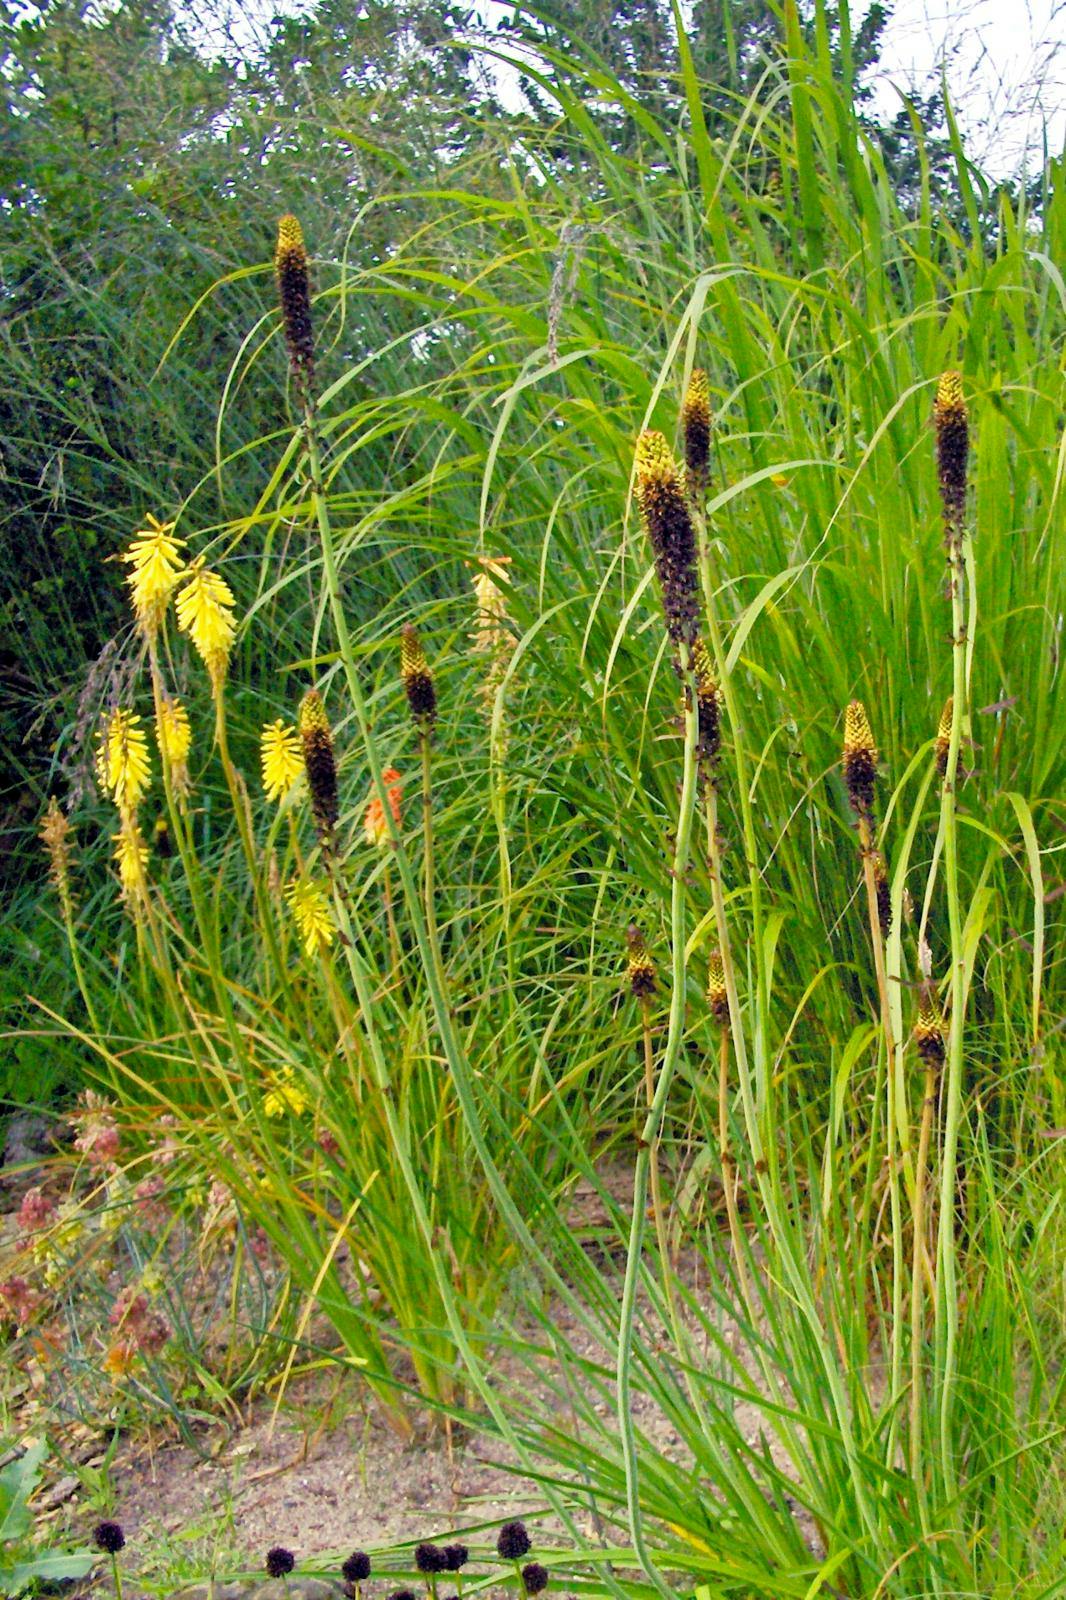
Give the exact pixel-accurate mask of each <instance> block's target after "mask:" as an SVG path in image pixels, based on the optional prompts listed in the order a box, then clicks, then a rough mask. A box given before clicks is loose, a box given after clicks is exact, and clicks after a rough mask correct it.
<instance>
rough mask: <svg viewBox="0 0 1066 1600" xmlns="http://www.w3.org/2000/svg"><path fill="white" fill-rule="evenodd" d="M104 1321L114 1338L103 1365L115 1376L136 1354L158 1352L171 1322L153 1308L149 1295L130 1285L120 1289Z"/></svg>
mask: <svg viewBox="0 0 1066 1600" xmlns="http://www.w3.org/2000/svg"><path fill="white" fill-rule="evenodd" d="M107 1320H108V1322H109V1323H110V1324H111V1326H112V1327H113V1328H114V1329H115V1334H116V1337H115V1338H114V1340H113V1341H112V1344H111V1348H110V1350H109V1351H108V1352H107V1357H106V1359H105V1361H104V1366H105V1367H106V1368H107V1370H108V1371H109V1372H111V1373H114V1374H116V1375H120V1374H122V1373H124V1372H128V1371H129V1369H130V1367H131V1366H132V1365H133V1363H134V1361H135V1360H136V1358H137V1357H138V1356H139V1355H141V1356H154V1355H158V1354H159V1352H160V1350H162V1348H163V1346H164V1345H165V1344H166V1342H167V1340H168V1339H169V1338H170V1324H169V1323H168V1322H167V1321H166V1319H165V1318H164V1317H161V1316H160V1315H159V1313H158V1311H153V1310H152V1306H151V1302H150V1301H149V1299H148V1296H147V1295H146V1294H144V1293H143V1291H141V1290H139V1289H135V1288H134V1287H133V1286H132V1284H131V1285H130V1286H129V1287H127V1288H125V1289H123V1290H122V1293H121V1294H120V1295H119V1296H118V1298H117V1300H116V1301H115V1303H114V1305H113V1306H112V1307H111V1311H110V1314H109V1316H108V1319H107Z"/></svg>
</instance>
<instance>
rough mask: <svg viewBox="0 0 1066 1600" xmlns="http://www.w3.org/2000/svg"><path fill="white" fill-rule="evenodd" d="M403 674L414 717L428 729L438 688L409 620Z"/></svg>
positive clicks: (402, 642) (402, 650) (402, 657)
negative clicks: (435, 685)
mask: <svg viewBox="0 0 1066 1600" xmlns="http://www.w3.org/2000/svg"><path fill="white" fill-rule="evenodd" d="M400 677H401V678H402V679H403V687H404V693H405V694H406V696H407V704H408V707H409V708H410V712H411V717H412V720H413V721H414V724H415V726H416V727H417V728H419V729H420V730H421V731H422V732H425V733H428V732H429V731H430V729H431V728H432V727H433V723H434V720H435V719H436V715H437V691H436V688H435V687H434V684H433V674H432V672H430V670H429V662H428V661H427V660H426V652H425V651H424V650H423V648H422V641H421V640H420V639H419V637H418V630H417V629H416V628H415V627H413V626H412V624H411V623H410V622H408V623H405V624H404V630H403V635H402V637H401V639H400Z"/></svg>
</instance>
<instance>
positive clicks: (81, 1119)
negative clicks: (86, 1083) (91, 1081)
mask: <svg viewBox="0 0 1066 1600" xmlns="http://www.w3.org/2000/svg"><path fill="white" fill-rule="evenodd" d="M70 1120H71V1121H72V1122H73V1123H76V1124H78V1125H79V1126H80V1129H81V1131H80V1133H79V1134H78V1137H77V1138H76V1139H75V1141H74V1148H75V1150H78V1151H80V1153H81V1154H82V1155H83V1156H84V1157H85V1159H86V1160H87V1161H88V1163H89V1165H90V1166H91V1167H109V1166H113V1165H114V1162H115V1158H116V1157H117V1155H118V1152H119V1146H120V1145H121V1142H122V1141H121V1139H120V1137H119V1131H118V1125H117V1124H116V1122H115V1119H114V1117H113V1116H112V1115H111V1106H110V1103H109V1102H108V1101H107V1100H105V1099H104V1098H103V1096H102V1095H98V1094H94V1093H93V1091H92V1090H91V1089H87V1090H86V1091H85V1096H84V1104H83V1109H82V1110H80V1111H75V1112H74V1113H73V1114H72V1116H71V1119H70Z"/></svg>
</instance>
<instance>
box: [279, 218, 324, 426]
mask: <svg viewBox="0 0 1066 1600" xmlns="http://www.w3.org/2000/svg"><path fill="white" fill-rule="evenodd" d="M274 266H275V269H276V271H277V276H278V300H279V301H280V302H281V320H282V324H283V326H284V329H285V343H286V344H287V345H288V347H289V366H290V368H291V370H292V376H293V380H294V381H295V383H296V385H297V387H298V388H299V389H300V391H301V393H302V394H303V395H304V396H305V397H306V396H307V395H308V394H309V391H310V388H311V384H312V383H313V382H314V376H315V341H314V334H313V331H312V327H311V280H310V275H309V273H308V270H307V250H306V249H305V247H304V235H303V229H302V228H301V227H300V224H299V222H298V221H297V220H296V218H295V217H294V216H291V215H290V216H284V217H282V218H281V221H280V222H279V223H278V243H277V249H276V250H275V252H274Z"/></svg>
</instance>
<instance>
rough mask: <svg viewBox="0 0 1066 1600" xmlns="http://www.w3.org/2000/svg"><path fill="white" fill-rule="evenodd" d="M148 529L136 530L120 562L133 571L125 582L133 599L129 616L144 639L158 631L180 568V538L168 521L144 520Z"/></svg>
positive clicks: (179, 580)
mask: <svg viewBox="0 0 1066 1600" xmlns="http://www.w3.org/2000/svg"><path fill="white" fill-rule="evenodd" d="M148 521H149V524H150V526H149V527H147V528H138V529H137V532H136V533H135V534H134V536H133V542H132V543H131V545H130V547H129V549H128V550H124V551H123V553H122V560H123V561H126V562H128V563H129V565H130V566H131V567H132V568H133V571H132V572H131V573H130V574H129V576H128V578H127V579H126V583H127V586H128V587H129V590H130V594H131V596H132V599H133V614H134V616H135V617H136V619H137V626H138V627H139V628H140V630H141V632H142V634H143V635H144V637H145V638H146V639H148V640H151V639H153V638H154V637H155V635H156V633H157V632H158V631H159V628H160V626H161V625H162V622H163V617H164V615H165V613H166V609H167V606H168V605H169V604H170V597H171V595H172V594H173V593H174V590H175V589H176V588H177V586H178V584H179V583H180V582H181V577H182V573H183V571H184V565H183V562H182V559H181V556H180V555H179V553H178V552H179V551H180V550H183V549H184V548H185V541H184V539H175V537H174V534H173V532H172V530H173V527H174V524H173V523H172V522H160V521H158V520H157V518H155V517H151V516H150V517H149V518H148Z"/></svg>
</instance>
